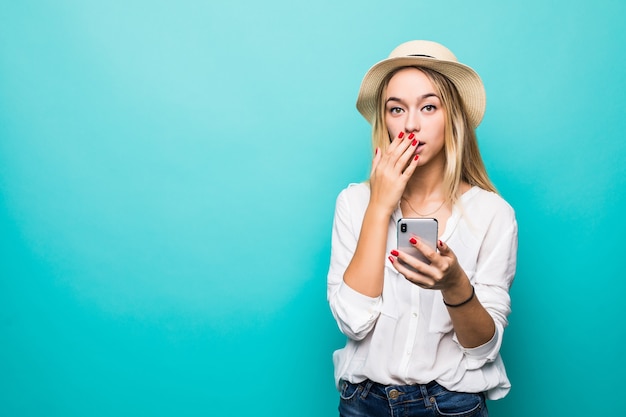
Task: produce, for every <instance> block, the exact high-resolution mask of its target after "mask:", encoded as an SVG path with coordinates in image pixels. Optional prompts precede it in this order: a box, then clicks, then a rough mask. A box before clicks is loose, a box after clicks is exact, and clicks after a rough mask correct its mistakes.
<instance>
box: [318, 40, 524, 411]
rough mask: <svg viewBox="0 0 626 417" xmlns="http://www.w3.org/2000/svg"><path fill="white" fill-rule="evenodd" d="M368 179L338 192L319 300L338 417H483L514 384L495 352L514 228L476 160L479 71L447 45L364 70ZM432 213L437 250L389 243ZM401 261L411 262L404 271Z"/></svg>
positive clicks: (403, 53) (394, 56) (423, 44)
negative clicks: (404, 224)
mask: <svg viewBox="0 0 626 417" xmlns="http://www.w3.org/2000/svg"><path fill="white" fill-rule="evenodd" d="M357 108H358V110H359V111H360V112H361V114H362V115H363V116H364V117H365V118H366V119H367V120H368V121H369V122H370V123H371V124H372V137H373V146H374V153H375V155H374V158H373V163H372V171H371V176H370V179H369V182H367V183H362V184H351V185H350V186H348V188H346V189H345V190H343V191H342V192H341V193H340V195H339V197H338V198H337V205H336V211H335V219H334V224H333V234H332V253H331V262H330V269H329V273H328V300H329V303H330V307H331V310H332V313H333V315H334V317H335V319H336V320H337V323H338V325H339V328H340V329H341V331H342V332H343V333H344V334H345V335H346V336H347V344H346V346H345V347H344V348H343V349H340V350H338V351H336V352H335V354H334V358H333V359H334V364H335V380H336V383H337V387H338V389H339V390H340V405H339V413H340V415H341V416H344V417H351V416H399V415H402V416H440V415H445V416H487V408H486V404H485V398H489V399H498V398H502V397H504V396H505V395H506V394H507V392H508V391H509V389H510V383H509V381H508V379H507V376H506V372H505V369H504V365H503V362H502V360H501V358H500V353H499V351H500V346H501V344H502V337H503V333H504V328H505V327H506V325H507V316H508V314H509V312H510V298H509V288H510V286H511V283H512V281H513V277H514V275H515V266H516V256H517V223H516V220H515V213H514V211H513V209H512V208H511V207H510V206H509V205H508V204H507V203H506V202H505V201H504V200H503V199H502V198H501V197H500V196H499V195H498V194H497V193H496V191H495V188H494V186H493V185H492V183H491V181H490V180H489V177H488V176H487V172H486V170H485V167H484V165H483V162H482V158H481V156H480V152H479V150H478V144H477V141H476V136H475V132H474V130H475V128H476V127H477V126H478V124H479V123H480V121H481V120H482V117H483V114H484V111H485V92H484V87H483V84H482V81H481V79H480V77H479V76H478V75H477V74H476V72H475V71H474V70H472V69H471V68H470V67H468V66H466V65H463V64H461V63H459V62H458V61H457V59H456V58H455V56H454V55H453V54H452V52H450V51H449V50H448V49H447V48H445V47H444V46H442V45H440V44H437V43H435V42H429V41H411V42H407V43H404V44H402V45H400V46H398V47H397V48H396V49H394V51H392V53H391V55H390V56H389V58H387V59H385V60H383V61H381V62H379V63H377V64H376V65H374V66H373V67H372V68H371V69H370V70H369V71H368V72H367V74H366V75H365V77H364V79H363V82H362V84H361V89H360V91H359V96H358V99H357ZM411 217H413V218H415V217H426V218H435V219H437V221H438V225H439V236H438V242H437V247H436V249H432V248H430V247H429V246H428V245H426V244H425V243H424V242H423V241H422V240H421V239H420V238H419V237H418V236H413V237H412V238H411V244H412V245H413V246H414V247H415V248H416V249H417V250H418V251H420V252H421V253H422V254H423V255H424V256H425V258H426V262H423V261H420V260H419V259H417V258H415V257H413V256H410V255H409V254H408V253H405V252H403V251H400V250H398V248H397V240H396V236H397V230H396V229H397V222H398V220H399V219H401V218H411ZM408 266H410V267H412V268H408Z"/></svg>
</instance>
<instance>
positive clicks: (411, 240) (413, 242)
mask: <svg viewBox="0 0 626 417" xmlns="http://www.w3.org/2000/svg"><path fill="white" fill-rule="evenodd" d="M409 242H411V244H412V245H415V244H416V243H417V239H415V238H414V237H412V238H411V239H409Z"/></svg>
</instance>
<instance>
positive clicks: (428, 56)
mask: <svg viewBox="0 0 626 417" xmlns="http://www.w3.org/2000/svg"><path fill="white" fill-rule="evenodd" d="M407 56H423V57H425V58H433V59H436V58H435V57H434V56H431V55H423V54H413V55H407Z"/></svg>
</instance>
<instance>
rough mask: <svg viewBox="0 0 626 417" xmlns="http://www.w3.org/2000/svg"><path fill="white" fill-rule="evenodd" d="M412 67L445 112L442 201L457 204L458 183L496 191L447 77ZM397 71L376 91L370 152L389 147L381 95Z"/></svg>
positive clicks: (463, 111)
mask: <svg viewBox="0 0 626 417" xmlns="http://www.w3.org/2000/svg"><path fill="white" fill-rule="evenodd" d="M415 68H417V69H418V70H420V71H422V72H423V73H424V74H425V75H426V76H427V77H428V79H429V80H430V82H431V83H432V84H433V87H434V88H435V92H436V93H437V94H438V95H439V97H440V98H441V103H442V105H443V109H444V111H445V128H444V153H445V157H446V158H445V160H446V163H445V167H444V175H443V184H444V187H445V189H446V201H447V202H448V203H450V204H454V203H455V202H456V201H457V199H458V197H459V195H460V192H459V188H460V184H461V182H462V181H465V182H467V183H469V184H470V185H472V186H474V185H476V186H478V187H480V188H482V189H484V190H487V191H492V192H497V191H496V188H495V187H494V185H493V183H492V182H491V180H490V179H489V176H488V175H487V170H486V169H485V164H484V163H483V159H482V157H481V155H480V150H479V149H478V141H477V140H476V132H475V130H474V128H473V127H472V126H471V125H470V123H469V120H468V118H467V116H466V112H465V109H464V107H463V102H462V101H461V97H460V95H459V93H458V91H457V89H456V87H455V86H454V84H453V83H452V82H451V81H450V80H449V79H448V78H447V77H445V76H444V75H442V74H440V73H438V72H436V71H434V70H431V69H428V68H422V67H415ZM401 69H402V68H398V69H397V70H395V71H394V72H391V73H390V74H389V75H387V77H386V78H385V79H384V80H383V82H382V83H381V85H380V87H379V89H378V95H377V103H376V116H375V118H374V123H373V125H372V145H373V149H376V148H380V149H381V151H384V150H385V149H386V148H387V146H389V132H388V130H387V124H386V122H385V102H384V97H383V94H384V93H385V91H386V89H387V85H388V84H389V80H390V79H391V77H393V75H394V74H395V73H396V72H398V71H399V70H401Z"/></svg>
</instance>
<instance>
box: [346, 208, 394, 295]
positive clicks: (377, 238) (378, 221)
mask: <svg viewBox="0 0 626 417" xmlns="http://www.w3.org/2000/svg"><path fill="white" fill-rule="evenodd" d="M390 218H391V213H388V212H387V211H386V210H382V209H380V208H377V207H374V206H371V205H370V206H368V208H367V210H366V211H365V216H364V218H363V225H362V227H361V233H360V235H359V239H358V242H357V246H356V250H355V251H354V255H353V257H352V260H351V261H350V264H349V265H348V267H347V268H346V271H345V273H344V275H343V280H344V282H345V283H346V284H347V285H348V286H350V288H352V289H353V290H355V291H357V292H359V293H361V294H364V295H367V296H369V297H378V296H380V295H381V294H382V291H383V277H384V267H385V253H386V242H387V233H388V228H389V220H390Z"/></svg>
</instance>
